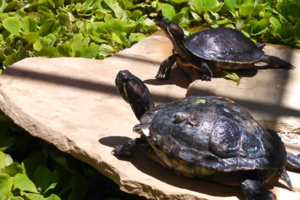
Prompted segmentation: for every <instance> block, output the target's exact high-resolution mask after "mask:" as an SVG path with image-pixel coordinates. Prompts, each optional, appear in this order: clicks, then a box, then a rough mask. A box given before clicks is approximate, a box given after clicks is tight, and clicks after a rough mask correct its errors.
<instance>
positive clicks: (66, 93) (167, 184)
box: [0, 34, 300, 200]
mask: <svg viewBox="0 0 300 200" xmlns="http://www.w3.org/2000/svg"><path fill="white" fill-rule="evenodd" d="M171 49H172V47H171V43H170V41H169V40H168V39H167V38H166V37H165V36H162V35H160V34H156V35H153V36H151V37H149V38H147V39H145V40H143V41H142V42H140V43H139V44H137V45H134V46H133V47H132V48H130V49H126V50H124V51H122V52H120V53H118V54H116V55H114V56H113V57H111V58H107V59H105V60H102V61H99V60H90V59H81V58H55V59H46V58H29V59H24V60H22V61H20V62H18V63H15V64H14V65H12V66H10V67H9V68H8V69H7V70H5V71H4V73H3V74H2V75H0V109H1V110H3V111H4V112H5V113H6V114H7V115H8V116H9V117H11V118H12V119H13V120H14V121H15V123H16V124H18V125H20V126H22V127H23V128H25V129H26V130H27V131H28V132H29V133H30V134H32V135H34V136H37V137H39V138H42V139H43V140H46V141H47V142H50V143H52V144H54V145H55V146H57V147H58V148H59V149H60V150H61V151H64V152H68V153H70V154H71V155H73V156H74V157H76V158H79V159H81V160H83V161H85V162H87V163H89V164H90V165H92V166H93V167H95V168H96V169H97V170H99V171H100V172H101V173H103V174H104V175H106V176H108V177H109V178H111V179H112V180H114V181H115V182H116V183H117V184H119V185H120V188H121V189H122V190H123V191H125V192H128V193H134V194H139V195H141V196H144V197H146V198H148V199H199V200H200V199H201V200H206V199H207V200H218V199H220V200H221V199H222V200H224V199H225V200H234V199H235V200H236V199H240V200H244V199H245V197H244V195H243V193H242V192H241V190H240V189H239V187H232V186H226V185H220V184H218V183H214V182H210V181H205V180H201V179H189V178H184V177H180V176H177V175H175V174H174V173H172V172H171V171H169V170H167V169H165V168H164V167H162V166H160V165H159V164H157V163H155V162H154V161H152V160H151V159H150V158H148V157H147V155H146V154H144V153H141V154H139V155H137V156H136V157H134V158H128V159H120V158H117V157H115V156H113V155H112V154H111V152H112V150H113V147H114V146H115V145H118V144H122V143H124V142H126V141H128V140H129V139H131V138H135V137H138V135H137V134H136V133H133V132H132V127H133V126H134V125H135V124H137V123H138V120H137V119H136V118H135V116H134V114H133V112H132V111H131V108H130V106H129V105H128V104H127V103H126V102H125V101H124V100H123V99H122V98H121V96H120V95H119V94H118V92H117V89H116V88H115V83H114V80H115V76H116V74H117V73H118V71H119V70H123V69H128V70H130V71H131V72H132V73H133V74H134V75H136V76H138V77H140V78H141V79H142V80H143V81H144V82H145V83H146V84H147V86H148V87H149V89H150V92H151V94H152V96H153V97H154V101H155V102H156V103H157V104H160V103H166V102H170V101H174V100H176V99H181V98H183V97H185V96H186V90H187V88H188V85H189V83H190V81H189V78H188V77H187V76H186V75H185V74H184V73H182V72H181V71H180V70H179V69H177V68H176V69H174V70H173V72H172V74H171V78H170V81H167V82H160V81H156V80H155V79H154V78H153V77H154V76H155V74H156V72H157V70H158V67H159V65H160V63H161V62H162V61H163V60H164V59H165V58H166V57H167V56H168V55H169V54H171ZM227 82H230V81H227ZM210 83H213V82H210ZM199 84H202V82H200V83H199ZM241 84H242V83H241ZM190 89H191V87H190ZM201 95H203V94H201ZM226 96H227V95H226ZM288 173H289V175H290V177H291V181H292V182H293V184H294V187H295V189H296V192H291V191H290V190H289V189H288V188H287V187H286V185H285V184H284V183H283V182H281V181H280V182H277V180H276V178H275V179H274V180H273V181H271V182H269V183H268V184H266V187H267V188H268V189H270V190H272V191H273V192H274V193H275V194H276V195H277V197H278V199H279V200H281V199H287V198H290V199H300V181H299V180H300V174H299V173H296V172H290V171H289V172H288Z"/></svg>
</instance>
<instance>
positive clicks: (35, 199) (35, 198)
mask: <svg viewBox="0 0 300 200" xmlns="http://www.w3.org/2000/svg"><path fill="white" fill-rule="evenodd" d="M24 195H25V196H26V197H27V198H28V199H30V200H45V198H44V197H43V196H42V195H40V194H33V193H26V192H24Z"/></svg>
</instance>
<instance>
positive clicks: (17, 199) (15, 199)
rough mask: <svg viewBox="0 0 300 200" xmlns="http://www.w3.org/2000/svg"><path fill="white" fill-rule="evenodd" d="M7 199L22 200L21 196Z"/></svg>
mask: <svg viewBox="0 0 300 200" xmlns="http://www.w3.org/2000/svg"><path fill="white" fill-rule="evenodd" d="M9 200H24V199H23V198H22V197H10V199H9Z"/></svg>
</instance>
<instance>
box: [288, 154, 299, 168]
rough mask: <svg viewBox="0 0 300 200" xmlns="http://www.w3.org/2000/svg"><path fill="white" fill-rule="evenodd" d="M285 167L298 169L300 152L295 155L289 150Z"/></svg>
mask: <svg viewBox="0 0 300 200" xmlns="http://www.w3.org/2000/svg"><path fill="white" fill-rule="evenodd" d="M286 167H287V168H290V169H293V170H300V154H299V155H297V156H296V155H294V154H292V153H290V152H287V163H286Z"/></svg>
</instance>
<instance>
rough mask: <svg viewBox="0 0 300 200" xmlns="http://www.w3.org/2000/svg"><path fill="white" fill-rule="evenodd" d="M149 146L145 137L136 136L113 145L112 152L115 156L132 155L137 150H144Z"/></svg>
mask: <svg viewBox="0 0 300 200" xmlns="http://www.w3.org/2000/svg"><path fill="white" fill-rule="evenodd" d="M148 146H149V143H148V142H147V140H146V138H136V139H133V140H129V141H128V142H126V143H125V144H123V145H117V146H115V149H114V150H113V152H112V153H113V154H114V155H117V156H128V157H130V156H132V155H133V154H134V152H136V151H137V150H146V149H147V148H148Z"/></svg>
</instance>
